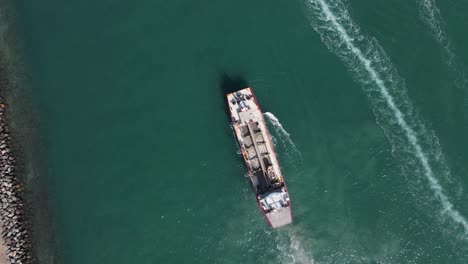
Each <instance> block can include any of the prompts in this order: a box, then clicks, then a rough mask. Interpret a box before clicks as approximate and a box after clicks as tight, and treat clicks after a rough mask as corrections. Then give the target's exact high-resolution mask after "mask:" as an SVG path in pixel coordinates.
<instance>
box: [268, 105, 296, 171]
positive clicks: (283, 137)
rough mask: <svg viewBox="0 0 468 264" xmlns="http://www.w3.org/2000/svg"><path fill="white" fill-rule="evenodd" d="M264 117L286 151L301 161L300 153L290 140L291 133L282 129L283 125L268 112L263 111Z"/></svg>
mask: <svg viewBox="0 0 468 264" xmlns="http://www.w3.org/2000/svg"><path fill="white" fill-rule="evenodd" d="M264 115H265V117H266V118H267V119H268V121H270V123H271V124H272V125H273V129H274V131H275V133H276V135H277V136H278V137H279V139H280V141H281V142H282V143H283V144H284V146H285V148H286V151H287V152H288V154H289V155H293V156H294V157H295V158H297V159H298V160H299V162H301V163H302V162H303V160H304V159H303V158H302V154H301V152H300V151H299V149H298V148H297V146H296V144H294V142H293V141H292V140H291V135H290V134H289V133H288V131H286V129H284V127H283V125H282V124H281V123H280V121H279V120H278V118H277V117H276V116H275V115H274V114H272V113H270V112H266V113H264Z"/></svg>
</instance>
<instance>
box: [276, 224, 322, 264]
mask: <svg viewBox="0 0 468 264" xmlns="http://www.w3.org/2000/svg"><path fill="white" fill-rule="evenodd" d="M276 240H277V241H276V242H277V246H276V247H277V249H278V250H279V251H280V253H281V254H279V257H280V261H281V262H282V263H285V264H286V263H287V264H290V263H298V264H314V263H315V261H314V259H313V258H312V256H310V255H309V254H308V252H307V251H306V249H305V247H304V239H303V238H302V237H301V236H300V235H299V234H298V232H296V231H295V230H293V229H291V228H288V229H286V230H279V231H278V236H277V239H276Z"/></svg>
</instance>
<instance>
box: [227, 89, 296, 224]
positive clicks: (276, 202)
mask: <svg viewBox="0 0 468 264" xmlns="http://www.w3.org/2000/svg"><path fill="white" fill-rule="evenodd" d="M227 103H228V105H229V112H230V114H231V119H232V128H233V130H234V134H235V136H236V138H237V142H238V144H239V147H240V153H241V154H242V156H243V158H244V161H245V165H246V167H247V175H248V176H249V178H250V181H251V183H252V187H253V189H254V192H255V195H256V199H257V202H258V205H259V207H260V209H261V210H262V212H263V214H264V215H265V217H266V219H267V221H268V224H269V225H270V226H271V227H273V228H277V227H280V226H284V225H287V224H290V223H291V222H292V214H291V203H290V201H289V193H288V189H287V187H286V184H285V182H284V179H283V175H282V174H281V170H280V166H279V163H278V160H277V158H276V153H275V149H274V148H273V143H272V142H271V138H270V133H269V132H268V129H267V126H266V123H265V120H264V118H263V113H262V111H261V109H260V106H259V104H258V102H257V98H256V97H255V95H254V93H253V92H252V89H251V88H245V89H242V90H239V91H237V92H234V93H230V94H228V95H227Z"/></svg>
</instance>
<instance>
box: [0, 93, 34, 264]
mask: <svg viewBox="0 0 468 264" xmlns="http://www.w3.org/2000/svg"><path fill="white" fill-rule="evenodd" d="M4 102H5V101H4V100H3V98H2V97H0V225H1V227H2V238H3V243H4V246H5V247H6V252H5V254H6V257H7V261H8V262H9V263H12V264H16V263H33V260H32V257H31V244H30V236H29V226H28V222H27V221H26V220H27V219H26V215H25V208H24V207H25V203H24V199H23V197H24V191H23V187H22V184H21V181H20V180H19V179H18V178H17V175H16V174H15V169H16V166H15V165H16V159H15V157H14V155H13V151H12V141H11V137H10V133H9V131H8V126H7V122H6V120H5V114H6V113H5V104H4Z"/></svg>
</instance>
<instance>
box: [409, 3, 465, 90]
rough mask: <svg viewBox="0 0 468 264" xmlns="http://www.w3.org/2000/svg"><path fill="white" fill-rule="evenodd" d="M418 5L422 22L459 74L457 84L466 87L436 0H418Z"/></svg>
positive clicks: (450, 65) (447, 60) (449, 63)
mask: <svg viewBox="0 0 468 264" xmlns="http://www.w3.org/2000/svg"><path fill="white" fill-rule="evenodd" d="M418 3H419V14H420V17H421V20H422V21H423V22H424V23H425V24H426V25H427V26H428V27H429V29H430V31H431V34H432V36H433V37H434V38H435V40H436V41H437V43H439V45H441V46H442V47H443V52H444V57H445V63H446V64H447V65H448V66H449V67H451V68H452V70H454V71H455V72H456V73H457V74H458V76H457V79H458V80H456V82H455V83H456V84H457V86H459V87H464V86H465V85H466V83H467V80H466V76H465V73H464V72H463V70H462V69H461V68H462V67H461V66H460V65H458V63H457V61H456V56H455V52H454V51H453V50H452V48H451V47H450V41H449V39H448V37H447V34H446V33H445V31H444V29H443V24H444V22H443V20H442V16H441V15H440V10H439V9H438V8H437V5H436V3H435V1H434V0H418Z"/></svg>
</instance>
